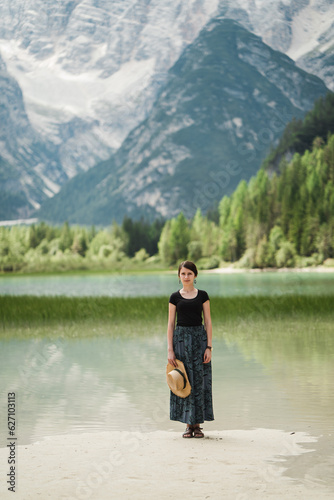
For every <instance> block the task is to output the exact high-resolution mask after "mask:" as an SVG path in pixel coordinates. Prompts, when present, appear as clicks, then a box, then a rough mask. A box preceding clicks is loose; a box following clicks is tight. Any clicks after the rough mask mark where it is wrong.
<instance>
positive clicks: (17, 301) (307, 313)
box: [0, 295, 334, 338]
mask: <svg viewBox="0 0 334 500" xmlns="http://www.w3.org/2000/svg"><path fill="white" fill-rule="evenodd" d="M333 303H334V295H311V296H310V295H305V296H304V295H291V296H290V295H284V296H280V297H261V296H248V297H212V298H211V311H212V320H213V326H214V332H216V334H217V335H226V334H227V333H228V334H229V335H231V334H233V335H234V334H235V335H240V334H243V333H244V334H246V333H247V332H253V333H254V332H258V331H261V332H268V334H269V333H270V334H273V332H274V331H275V329H276V330H277V331H278V332H279V331H282V325H283V324H285V325H286V326H285V327H284V331H287V330H288V329H289V326H291V324H293V322H295V323H296V325H297V326H298V325H302V324H303V325H304V326H303V328H304V329H305V328H306V327H310V325H316V324H317V323H318V324H319V323H321V322H322V324H323V325H324V328H325V329H326V331H327V330H328V331H331V330H332V329H333V326H332V324H333V323H332V322H333V319H334V312H333ZM167 317H168V298H167V297H136V298H119V297H118V298H113V297H74V298H73V297H63V296H60V297H35V296H31V295H29V296H9V295H8V296H0V336H1V337H2V338H5V337H8V336H12V335H16V336H19V337H21V336H23V337H27V336H28V337H29V336H38V337H40V336H66V337H86V336H95V335H110V336H115V335H117V336H119V335H120V336H126V335H130V336H136V335H145V334H151V333H157V332H164V333H165V332H166V327H167ZM298 328H299V327H298ZM159 334H160V333H159Z"/></svg>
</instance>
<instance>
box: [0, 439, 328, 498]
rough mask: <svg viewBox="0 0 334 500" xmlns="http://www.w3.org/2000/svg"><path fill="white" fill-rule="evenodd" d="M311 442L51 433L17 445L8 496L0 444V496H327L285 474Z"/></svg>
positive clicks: (308, 481)
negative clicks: (12, 487) (13, 490)
mask: <svg viewBox="0 0 334 500" xmlns="http://www.w3.org/2000/svg"><path fill="white" fill-rule="evenodd" d="M315 444H316V438H314V437H311V436H308V435H307V434H304V433H293V434H290V433H286V432H283V431H279V430H270V429H256V430H232V431H210V432H207V433H206V437H205V439H194V438H193V439H188V440H186V439H182V438H181V437H180V433H176V432H167V431H155V432H148V433H143V432H126V431H113V432H103V433H94V434H93V433H90V434H74V435H63V436H53V437H49V438H45V439H43V440H42V441H39V442H36V443H33V444H30V445H22V446H18V447H17V458H18V461H17V477H16V493H15V494H13V493H11V492H9V491H7V486H8V485H6V479H4V478H5V477H6V474H7V472H8V470H7V469H8V467H9V466H8V464H7V457H8V449H6V448H1V449H0V464H1V467H0V471H1V487H0V488H1V489H0V498H1V499H7V498H11V499H13V498H15V499H16V500H36V499H38V498H40V499H43V500H45V499H52V500H73V499H93V500H107V499H108V500H109V499H117V500H122V499H126V500H127V499H138V500H141V499H159V500H160V499H163V500H164V499H175V498H181V499H184V500H186V499H201V500H202V499H217V500H218V499H219V500H221V499H224V500H230V499H231V500H232V499H233V500H253V499H261V500H262V499H263V500H264V499H277V500H282V499H288V500H292V499H300V500H304V499H312V500H314V498H317V500H319V499H327V498H328V499H329V498H333V491H332V492H330V491H329V490H328V489H326V488H325V487H324V486H323V485H321V484H319V481H314V480H312V476H311V475H310V473H309V472H310V471H306V470H305V471H303V470H299V471H298V476H299V479H294V478H293V477H290V476H289V467H288V466H287V464H288V462H289V460H291V459H292V458H293V459H294V460H295V461H294V464H293V468H294V469H296V467H297V465H298V459H300V458H301V457H302V456H304V455H305V454H310V453H312V449H313V446H314V445H315ZM302 463H303V461H302ZM300 477H302V479H300Z"/></svg>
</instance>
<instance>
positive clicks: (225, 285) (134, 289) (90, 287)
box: [0, 271, 334, 297]
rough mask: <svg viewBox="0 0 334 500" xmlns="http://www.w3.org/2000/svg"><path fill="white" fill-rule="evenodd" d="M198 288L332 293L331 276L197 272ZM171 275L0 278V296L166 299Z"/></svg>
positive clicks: (220, 292)
mask: <svg viewBox="0 0 334 500" xmlns="http://www.w3.org/2000/svg"><path fill="white" fill-rule="evenodd" d="M198 287H199V288H202V289H205V290H207V291H208V293H209V294H210V295H214V296H236V295H238V296H243V295H280V294H285V293H298V294H300V293H302V294H308V293H312V294H324V293H328V294H329V293H334V273H330V272H327V273H324V272H322V273H316V272H313V273H310V272H265V273H255V272H246V271H245V272H241V273H235V274H206V273H204V272H200V274H199V277H198ZM178 288H179V287H178V279H177V276H176V272H175V273H173V274H165V273H161V274H142V275H139V274H138V275H135V274H134V275H131V274H105V275H103V274H95V275H94V274H80V275H61V274H59V275H52V276H43V275H41V276H28V275H26V276H0V294H1V295H5V294H6V295H8V294H10V295H25V294H28V295H66V296H77V297H79V296H97V295H98V296H100V295H104V296H110V297H114V296H115V297H116V296H117V297H139V296H151V297H152V296H156V295H164V296H169V295H170V294H171V292H172V291H174V290H177V289H178Z"/></svg>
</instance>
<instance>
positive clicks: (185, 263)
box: [177, 260, 198, 276]
mask: <svg viewBox="0 0 334 500" xmlns="http://www.w3.org/2000/svg"><path fill="white" fill-rule="evenodd" d="M182 267H185V268H186V269H189V270H190V271H192V272H193V273H194V275H195V276H197V275H198V271H197V267H196V264H194V263H193V262H191V260H184V261H183V262H181V264H180V265H179V269H178V272H177V275H178V276H180V271H181V269H182Z"/></svg>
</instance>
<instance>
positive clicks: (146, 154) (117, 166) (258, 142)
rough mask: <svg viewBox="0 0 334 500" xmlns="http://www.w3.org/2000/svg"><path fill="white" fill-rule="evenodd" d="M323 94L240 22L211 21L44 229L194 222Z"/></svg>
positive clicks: (46, 212)
mask: <svg viewBox="0 0 334 500" xmlns="http://www.w3.org/2000/svg"><path fill="white" fill-rule="evenodd" d="M326 92H327V88H326V87H325V85H324V84H323V82H322V81H321V80H319V79H318V78H317V77H314V76H312V75H309V74H307V73H305V72H304V71H302V70H300V69H299V68H298V67H296V66H295V64H294V62H293V61H292V60H291V59H289V58H288V57H287V56H285V55H283V54H281V53H279V52H276V51H274V50H272V49H270V48H269V47H268V46H267V45H265V44H264V43H263V42H262V41H261V39H260V38H259V37H257V36H255V35H253V34H251V33H249V32H248V31H247V30H245V29H244V28H243V27H241V26H240V25H239V24H238V23H235V22H234V21H231V20H226V19H223V18H220V17H218V18H216V19H215V20H213V21H211V22H210V23H209V24H208V25H207V26H206V27H205V28H204V29H203V30H202V31H201V33H200V35H199V36H198V38H197V39H196V40H195V42H194V43H193V44H191V45H190V46H189V47H187V48H186V50H185V51H184V53H183V54H182V56H181V57H180V59H179V60H178V61H177V62H176V64H175V65H174V66H173V67H172V68H171V70H170V72H169V78H168V82H167V84H166V87H165V88H164V90H163V91H162V92H161V94H160V95H159V97H158V99H157V101H156V103H155V105H154V107H153V109H152V112H151V113H150V115H149V117H148V118H147V119H146V120H145V121H144V122H143V123H142V124H140V125H139V126H138V127H137V128H136V129H135V130H133V131H132V132H131V133H130V135H129V136H128V138H127V139H126V140H125V141H124V143H123V145H122V147H121V148H120V149H119V150H118V152H117V153H116V154H115V155H114V156H113V157H112V158H111V159H110V160H109V161H106V162H104V163H102V164H100V165H97V166H96V167H94V168H93V169H91V170H90V171H89V172H87V173H85V174H80V175H79V176H77V177H76V178H74V179H72V180H71V181H70V182H69V183H68V184H67V185H66V186H64V187H63V189H62V190H61V192H60V193H59V194H58V195H57V196H55V197H54V198H53V199H51V200H48V201H47V202H46V203H44V205H43V207H42V208H41V210H40V211H39V212H38V217H39V218H44V219H46V220H48V221H57V222H60V221H63V220H69V221H70V222H80V223H87V224H88V223H96V224H108V223H110V222H111V220H112V219H116V220H118V221H120V220H121V219H122V218H123V216H124V215H125V214H127V215H129V216H131V217H134V218H138V217H140V216H141V215H144V216H146V217H149V218H153V217H154V216H157V215H159V216H163V217H171V216H173V215H175V214H176V213H178V212H179V211H180V210H183V212H184V213H185V214H186V215H188V216H191V215H192V214H193V213H194V212H195V210H196V208H197V207H198V206H200V207H201V208H202V210H204V211H205V210H206V209H207V208H209V207H210V206H211V204H212V202H213V200H219V199H221V197H222V196H223V195H224V194H228V193H231V192H232V191H233V190H234V189H235V187H236V185H237V184H238V182H239V181H240V179H241V178H244V179H249V178H250V177H251V175H253V174H254V173H255V172H256V170H257V169H258V168H259V165H260V164H261V161H262V160H263V158H264V157H265V156H266V154H267V152H268V150H269V146H270V144H271V143H272V142H273V141H276V140H277V139H278V137H279V135H280V133H281V132H282V131H283V129H284V126H285V125H286V123H287V122H288V121H290V120H291V119H292V117H293V116H295V117H301V116H303V115H304V113H305V112H306V111H307V110H308V109H310V108H311V107H312V105H313V102H314V100H315V99H316V98H317V97H319V96H320V95H324V94H326Z"/></svg>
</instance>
